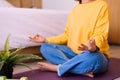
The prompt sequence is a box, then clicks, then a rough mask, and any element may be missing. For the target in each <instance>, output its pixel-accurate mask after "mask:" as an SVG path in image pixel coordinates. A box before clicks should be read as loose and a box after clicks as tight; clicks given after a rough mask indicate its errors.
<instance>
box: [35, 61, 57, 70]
mask: <svg viewBox="0 0 120 80" xmlns="http://www.w3.org/2000/svg"><path fill="white" fill-rule="evenodd" d="M37 65H38V66H39V67H40V69H41V70H42V71H54V72H57V68H58V66H57V65H54V64H51V63H48V62H38V63H37Z"/></svg>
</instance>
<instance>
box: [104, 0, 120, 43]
mask: <svg viewBox="0 0 120 80" xmlns="http://www.w3.org/2000/svg"><path fill="white" fill-rule="evenodd" d="M106 1H107V2H108V5H109V8H110V31H109V42H110V43H113V44H120V8H119V7H120V0H106Z"/></svg>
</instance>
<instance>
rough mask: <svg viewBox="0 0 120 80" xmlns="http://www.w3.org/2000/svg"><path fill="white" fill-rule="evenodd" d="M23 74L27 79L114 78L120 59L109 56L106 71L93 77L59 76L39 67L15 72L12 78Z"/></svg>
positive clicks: (118, 69) (99, 79) (100, 79)
mask: <svg viewBox="0 0 120 80" xmlns="http://www.w3.org/2000/svg"><path fill="white" fill-rule="evenodd" d="M23 76H25V77H28V78H29V80H114V79H116V78H118V77H120V59H116V58H110V65H109V69H108V71H107V72H106V73H104V74H100V75H97V76H95V77H94V78H89V77H86V76H81V75H73V74H66V75H65V76H63V77H59V76H58V75H57V73H56V72H48V71H41V70H39V69H37V70H33V71H27V72H23V73H19V74H15V75H14V78H20V77H23Z"/></svg>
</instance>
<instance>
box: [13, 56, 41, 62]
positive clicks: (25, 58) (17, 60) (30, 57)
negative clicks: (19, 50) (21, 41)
mask: <svg viewBox="0 0 120 80" xmlns="http://www.w3.org/2000/svg"><path fill="white" fill-rule="evenodd" d="M29 59H39V60H41V59H42V57H39V56H37V55H33V54H24V55H20V56H18V57H17V59H16V60H15V64H17V63H20V62H22V61H25V60H29Z"/></svg>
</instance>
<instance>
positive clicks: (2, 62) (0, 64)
mask: <svg viewBox="0 0 120 80" xmlns="http://www.w3.org/2000/svg"><path fill="white" fill-rule="evenodd" d="M4 63H5V61H1V62H0V70H1V69H2V67H3V65H4Z"/></svg>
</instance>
